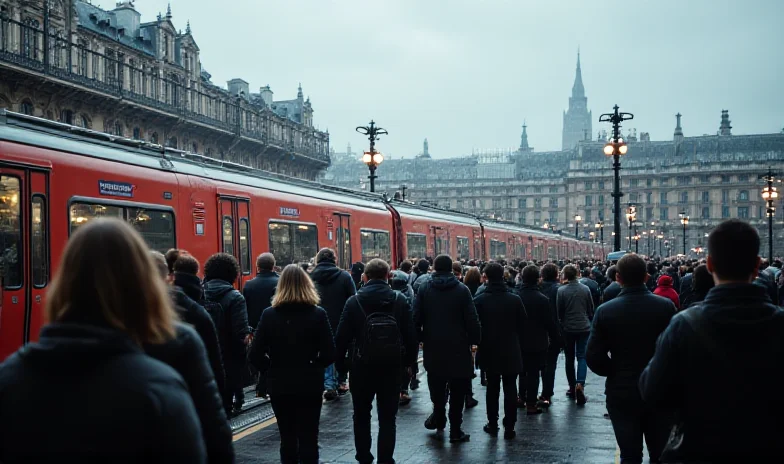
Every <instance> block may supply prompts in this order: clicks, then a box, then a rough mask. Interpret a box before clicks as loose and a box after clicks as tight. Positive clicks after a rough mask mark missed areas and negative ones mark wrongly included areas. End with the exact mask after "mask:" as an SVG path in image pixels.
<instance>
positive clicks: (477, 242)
mask: <svg viewBox="0 0 784 464" xmlns="http://www.w3.org/2000/svg"><path fill="white" fill-rule="evenodd" d="M472 232H473V238H474V252H473V254H472V256H471V257H472V258H473V259H475V260H477V261H479V260H481V259H482V231H481V230H479V229H472Z"/></svg>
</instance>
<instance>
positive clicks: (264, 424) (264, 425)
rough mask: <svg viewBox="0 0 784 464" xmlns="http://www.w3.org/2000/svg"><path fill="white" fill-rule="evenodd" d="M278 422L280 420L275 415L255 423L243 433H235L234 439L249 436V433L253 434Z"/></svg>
mask: <svg viewBox="0 0 784 464" xmlns="http://www.w3.org/2000/svg"><path fill="white" fill-rule="evenodd" d="M277 422H278V420H277V419H275V418H274V417H273V418H272V419H267V420H265V421H264V422H262V423H261V424H258V425H254V426H253V427H251V428H249V429H247V430H244V431H242V432H241V433H238V434H237V435H234V439H233V440H232V441H237V440H241V439H243V438H245V437H247V436H248V435H251V434H254V433H256V432H258V431H259V430H263V429H266V428H267V427H269V426H270V425H272V424H276V423H277Z"/></svg>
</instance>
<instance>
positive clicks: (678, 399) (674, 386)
mask: <svg viewBox="0 0 784 464" xmlns="http://www.w3.org/2000/svg"><path fill="white" fill-rule="evenodd" d="M695 327H697V328H696V329H695ZM783 364H784V312H783V311H782V310H781V309H780V308H777V307H776V306H774V305H773V303H772V302H771V301H770V298H769V297H768V295H767V293H766V290H765V289H764V288H761V287H758V286H756V285H753V284H745V283H733V284H725V285H717V286H716V287H714V288H712V289H711V290H710V291H709V292H708V295H707V296H706V297H705V300H703V302H702V304H700V305H699V306H695V307H692V308H689V309H687V310H685V311H681V312H680V313H678V314H677V315H676V316H675V317H673V318H672V321H671V322H670V325H669V327H667V329H666V330H665V331H664V333H663V334H662V335H661V337H659V340H658V342H657V344H656V352H655V354H654V356H653V359H651V362H650V363H649V364H648V366H647V367H646V368H645V370H644V371H643V373H642V375H641V376H640V393H641V395H642V398H643V400H645V401H646V402H647V403H649V404H651V406H652V407H654V408H668V409H674V410H675V412H676V413H677V415H678V419H679V422H680V423H682V430H683V444H682V446H681V449H682V451H681V453H680V456H676V457H677V458H678V459H679V460H680V461H684V462H691V461H695V462H696V461H699V462H773V461H775V459H773V461H772V460H771V459H772V457H775V456H779V457H780V456H784V440H782V438H781V437H782V435H784V422H782V420H781V418H782V417H784V402H782V401H767V402H765V404H764V407H731V408H723V407H719V405H721V404H725V403H726V402H727V398H737V399H743V398H756V397H759V396H760V395H761V394H763V393H762V392H777V391H779V390H780V389H781V386H782V384H784V370H783V369H781V366H782V365H783ZM717 374H718V375H720V377H721V380H720V382H719V384H720V386H718V385H717V378H716V376H717Z"/></svg>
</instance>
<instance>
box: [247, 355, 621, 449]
mask: <svg viewBox="0 0 784 464" xmlns="http://www.w3.org/2000/svg"><path fill="white" fill-rule="evenodd" d="M563 365H564V358H563V355H561V358H560V360H559V363H558V372H557V375H556V396H555V397H554V398H553V404H552V406H551V407H550V409H549V411H546V412H545V413H543V414H540V415H535V416H528V415H526V413H525V410H518V419H517V420H518V422H517V427H516V430H517V438H515V439H514V440H504V439H503V437H502V435H503V434H501V435H499V436H498V437H491V436H489V435H488V434H486V433H485V432H484V431H482V426H483V425H484V424H485V423H486V421H487V415H486V401H485V387H482V386H481V385H480V382H479V379H478V378H477V379H475V380H474V381H473V389H474V396H475V397H476V399H478V400H479V406H477V407H475V408H473V409H469V410H466V411H465V414H464V424H463V428H464V430H465V431H466V433H469V434H471V440H470V441H469V442H467V443H461V444H450V443H449V440H444V439H443V436H442V437H439V436H438V435H437V434H436V433H435V432H432V431H429V430H426V429H425V427H424V425H423V424H424V421H425V419H426V418H427V417H428V415H429V414H430V413H431V411H432V404H431V403H430V397H429V393H428V389H427V373H425V372H421V373H420V379H421V380H422V383H421V386H420V388H419V389H418V390H416V391H414V392H413V394H412V396H413V400H412V401H411V403H410V404H409V405H407V406H402V407H401V408H400V410H399V412H398V416H397V446H396V448H395V460H396V461H397V462H398V463H399V464H414V463H439V462H465V463H498V462H526V463H563V464H565V463H575V464H577V463H579V464H592V463H597V464H607V463H614V462H619V455H618V449H617V447H616V442H615V436H614V434H613V430H612V425H611V423H610V420H609V419H607V418H606V417H605V416H604V414H605V413H606V411H607V410H606V408H605V397H604V394H603V392H604V378H602V377H597V376H595V375H593V374H592V373H591V372H590V371H589V373H588V378H587V381H586V394H587V395H588V403H587V404H586V405H585V406H577V405H576V404H574V402H571V401H569V400H568V398H567V397H566V396H565V391H566V385H567V382H566V376H565V374H564V370H563ZM501 395H502V398H503V393H502V394H501ZM501 404H503V399H502V400H501ZM502 408H503V406H502ZM500 413H501V415H502V416H503V411H500ZM352 414H353V408H352V405H351V398H350V396H345V397H342V398H340V399H338V400H336V401H334V402H331V403H325V404H324V407H323V408H322V411H321V424H320V430H319V447H320V459H321V461H322V462H324V463H329V464H343V463H346V464H348V463H355V462H356V461H355V460H354V452H355V451H354V435H353V420H352ZM375 416H376V415H375V410H374V412H373V420H372V421H371V424H372V433H373V448H372V451H373V453H374V454H375V451H376V450H375V446H376V443H375V439H376V435H377V433H378V424H377V422H376V421H375ZM234 446H235V449H236V453H237V463H238V464H257V463H275V462H279V461H280V458H279V456H280V455H279V446H280V436H279V435H278V429H277V425H276V424H275V419H274V417H272V416H270V418H269V419H267V420H266V421H264V422H262V423H260V424H258V425H255V426H252V427H249V428H245V429H243V430H242V431H239V432H238V433H236V434H235V436H234Z"/></svg>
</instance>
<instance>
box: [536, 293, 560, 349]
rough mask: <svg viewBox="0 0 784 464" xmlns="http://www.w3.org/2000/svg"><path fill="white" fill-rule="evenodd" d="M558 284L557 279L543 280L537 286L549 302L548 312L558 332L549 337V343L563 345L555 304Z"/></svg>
mask: <svg viewBox="0 0 784 464" xmlns="http://www.w3.org/2000/svg"><path fill="white" fill-rule="evenodd" d="M560 286H561V285H560V284H559V283H558V281H557V280H543V281H542V284H541V286H540V287H539V288H540V290H541V291H542V294H543V295H544V296H546V297H547V300H548V301H549V302H550V314H551V317H552V319H553V324H555V327H556V331H557V333H558V337H557V338H550V345H555V346H561V345H563V334H561V324H560V322H559V320H558V306H557V304H556V303H557V300H558V288H559V287H560Z"/></svg>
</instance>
